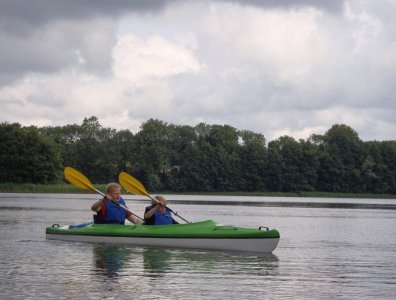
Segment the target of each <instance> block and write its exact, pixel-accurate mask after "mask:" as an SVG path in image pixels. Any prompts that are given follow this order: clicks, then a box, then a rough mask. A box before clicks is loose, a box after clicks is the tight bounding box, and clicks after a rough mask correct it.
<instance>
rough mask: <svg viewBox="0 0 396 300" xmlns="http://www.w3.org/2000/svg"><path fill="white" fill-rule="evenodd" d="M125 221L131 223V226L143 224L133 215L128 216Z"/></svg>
mask: <svg viewBox="0 0 396 300" xmlns="http://www.w3.org/2000/svg"><path fill="white" fill-rule="evenodd" d="M127 219H128V220H129V221H130V222H132V223H133V224H142V223H143V222H142V221H141V220H139V219H138V218H137V217H135V216H134V215H132V214H130V215H129V216H128V217H127Z"/></svg>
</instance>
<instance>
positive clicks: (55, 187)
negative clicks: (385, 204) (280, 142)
mask: <svg viewBox="0 0 396 300" xmlns="http://www.w3.org/2000/svg"><path fill="white" fill-rule="evenodd" d="M95 187H97V189H98V190H101V191H104V190H105V187H106V185H105V184H95ZM123 192H124V193H126V191H123ZM0 193H65V194H90V193H92V191H90V190H81V189H79V188H77V187H75V186H73V185H71V184H29V183H21V184H16V183H9V184H8V183H1V184H0ZM154 193H161V194H185V195H186V194H188V195H221V196H258V197H259V196H261V197H265V196H267V197H307V198H309V197H315V198H372V199H396V195H390V194H352V193H328V192H290V193H285V192H242V191H241V192H217V193H203V192H200V193H175V192H170V191H155V192H154Z"/></svg>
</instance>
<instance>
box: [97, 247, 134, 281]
mask: <svg viewBox="0 0 396 300" xmlns="http://www.w3.org/2000/svg"><path fill="white" fill-rule="evenodd" d="M93 254H94V255H93V258H94V263H95V268H96V270H97V271H99V273H101V274H104V275H105V276H107V277H110V278H114V277H118V276H119V273H120V271H122V270H123V268H124V266H125V261H126V260H127V259H128V257H130V256H131V251H130V249H128V248H125V247H120V246H113V245H99V246H94V247H93Z"/></svg>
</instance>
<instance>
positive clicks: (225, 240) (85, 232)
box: [46, 220, 280, 252]
mask: <svg viewBox="0 0 396 300" xmlns="http://www.w3.org/2000/svg"><path fill="white" fill-rule="evenodd" d="M46 237H47V239H56V240H64V241H78V242H91V243H112V244H128V245H133V246H147V247H163V248H187V249H205V250H223V251H248V252H272V251H273V250H274V249H275V248H276V246H277V245H278V242H279V238H280V235H279V232H278V231H277V230H276V229H272V230H270V229H268V228H266V227H264V228H261V227H259V228H245V227H234V226H225V225H222V224H218V223H216V222H214V221H212V220H207V221H202V222H195V223H187V224H174V225H113V224H92V223H83V224H78V225H70V226H60V225H58V224H54V225H52V226H51V227H47V228H46Z"/></svg>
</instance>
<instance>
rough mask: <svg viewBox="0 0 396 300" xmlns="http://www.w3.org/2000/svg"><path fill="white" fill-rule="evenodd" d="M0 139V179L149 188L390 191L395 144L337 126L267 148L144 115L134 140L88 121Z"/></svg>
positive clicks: (250, 137) (6, 127) (1, 133)
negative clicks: (122, 178) (71, 171)
mask: <svg viewBox="0 0 396 300" xmlns="http://www.w3.org/2000/svg"><path fill="white" fill-rule="evenodd" d="M0 139H1V143H0V182H1V183H44V184H46V183H59V182H62V181H63V180H64V179H63V168H64V167H65V166H71V167H74V168H76V169H77V170H79V171H81V172H82V173H83V174H85V175H86V176H87V177H88V178H89V179H90V180H91V181H92V182H95V183H106V182H110V181H116V180H117V176H118V174H119V173H120V172H121V171H126V172H128V173H131V174H133V175H134V176H135V177H136V178H138V179H139V180H140V181H141V182H142V183H143V184H144V185H145V186H146V188H147V189H149V190H150V191H170V192H171V191H173V192H233V191H246V192H254V191H261V192H296V191H322V192H342V193H389V194H396V141H394V140H392V141H362V140H361V139H360V138H359V136H358V134H357V133H356V132H355V131H354V130H353V129H352V128H351V127H349V126H347V125H345V124H335V125H333V126H332V127H331V128H330V129H329V130H328V131H327V132H326V133H325V134H324V135H319V134H313V135H312V136H310V137H309V138H308V139H306V140H304V139H299V140H295V139H294V138H293V137H290V136H282V137H279V138H278V139H276V140H273V141H270V142H268V143H267V141H266V139H265V137H264V136H263V135H262V134H259V133H255V132H252V131H249V130H237V129H236V128H234V127H232V126H229V125H208V124H205V123H200V124H198V125H196V126H194V127H193V126H186V125H174V124H168V123H166V122H163V121H160V120H155V119H150V120H148V121H146V122H144V123H142V124H141V128H140V131H139V132H137V133H136V134H133V133H132V132H130V131H129V130H115V129H112V128H105V127H103V126H102V125H101V124H100V123H99V120H98V118H97V117H95V116H92V117H89V118H85V119H84V120H83V122H82V124H81V125H77V124H72V125H66V126H57V127H50V126H49V127H35V126H28V127H23V126H21V125H20V124H18V123H7V122H5V123H1V124H0Z"/></svg>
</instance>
